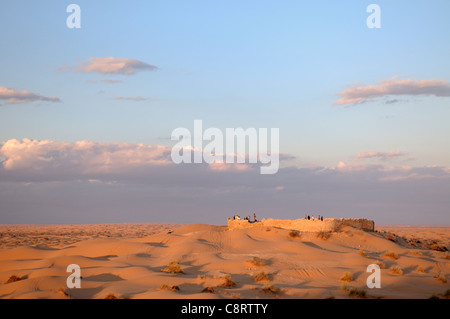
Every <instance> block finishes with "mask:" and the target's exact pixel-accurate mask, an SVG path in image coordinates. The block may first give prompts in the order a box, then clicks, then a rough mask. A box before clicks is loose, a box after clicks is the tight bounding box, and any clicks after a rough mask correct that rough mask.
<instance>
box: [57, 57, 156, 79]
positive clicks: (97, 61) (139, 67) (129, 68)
mask: <svg viewBox="0 0 450 319" xmlns="http://www.w3.org/2000/svg"><path fill="white" fill-rule="evenodd" d="M157 69H158V67H156V66H154V65H151V64H148V63H145V62H142V61H139V60H135V59H130V58H115V57H90V58H88V59H87V61H85V62H79V63H78V66H76V67H70V66H67V65H66V66H63V67H61V68H59V70H60V71H69V70H70V71H76V72H84V73H101V74H134V73H136V72H138V71H154V70H157ZM111 83H112V82H111Z"/></svg>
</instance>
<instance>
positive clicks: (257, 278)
mask: <svg viewBox="0 0 450 319" xmlns="http://www.w3.org/2000/svg"><path fill="white" fill-rule="evenodd" d="M253 280H254V281H256V282H261V281H270V277H269V275H267V274H266V273H264V272H263V271H262V272H260V273H257V274H256V275H254V276H253Z"/></svg>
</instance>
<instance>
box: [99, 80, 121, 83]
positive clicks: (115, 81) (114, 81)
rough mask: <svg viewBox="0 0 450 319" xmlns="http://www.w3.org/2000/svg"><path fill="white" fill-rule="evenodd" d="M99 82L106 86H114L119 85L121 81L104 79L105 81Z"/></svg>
mask: <svg viewBox="0 0 450 319" xmlns="http://www.w3.org/2000/svg"><path fill="white" fill-rule="evenodd" d="M101 82H103V83H107V84H116V83H120V82H122V81H121V80H112V79H105V80H101Z"/></svg>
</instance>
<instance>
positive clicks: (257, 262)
mask: <svg viewBox="0 0 450 319" xmlns="http://www.w3.org/2000/svg"><path fill="white" fill-rule="evenodd" d="M246 262H248V263H249V264H250V265H252V266H255V267H263V266H267V263H266V262H265V261H264V260H262V259H261V258H259V257H253V258H252V259H249V260H246Z"/></svg>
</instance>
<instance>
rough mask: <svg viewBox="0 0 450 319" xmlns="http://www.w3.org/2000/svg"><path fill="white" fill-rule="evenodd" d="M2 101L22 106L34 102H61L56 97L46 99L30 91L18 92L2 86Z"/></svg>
mask: <svg viewBox="0 0 450 319" xmlns="http://www.w3.org/2000/svg"><path fill="white" fill-rule="evenodd" d="M0 100H6V103H7V104H22V103H28V102H33V101H45V102H61V100H60V99H59V98H57V97H55V96H50V97H46V96H42V95H39V94H36V93H32V92H29V91H25V90H24V91H17V90H14V89H11V88H7V87H3V86H0Z"/></svg>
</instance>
